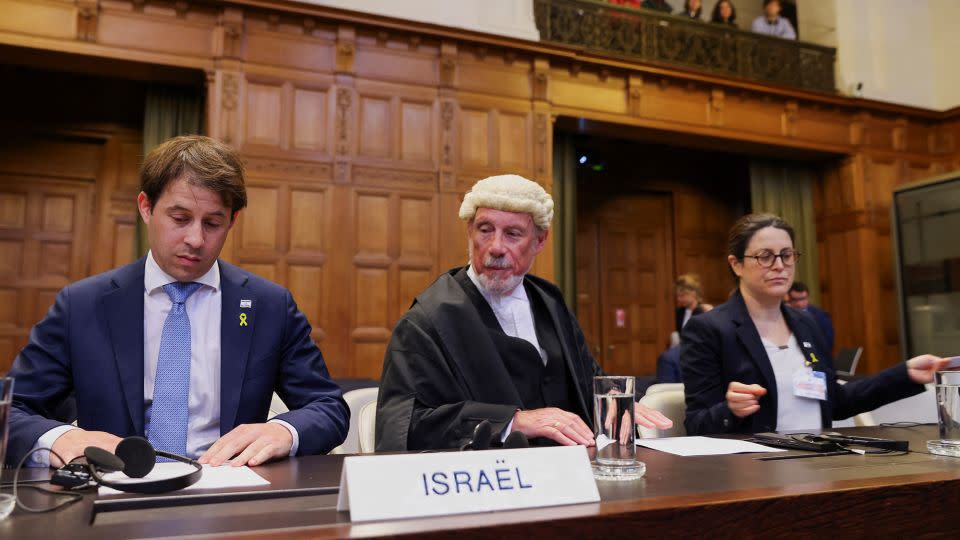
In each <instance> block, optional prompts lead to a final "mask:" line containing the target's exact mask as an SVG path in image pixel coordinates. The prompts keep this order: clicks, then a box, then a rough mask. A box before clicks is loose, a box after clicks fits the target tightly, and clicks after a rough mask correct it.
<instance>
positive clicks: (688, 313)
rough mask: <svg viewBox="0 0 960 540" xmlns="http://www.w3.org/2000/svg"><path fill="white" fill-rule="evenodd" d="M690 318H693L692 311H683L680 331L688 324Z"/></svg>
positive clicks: (688, 309)
mask: <svg viewBox="0 0 960 540" xmlns="http://www.w3.org/2000/svg"><path fill="white" fill-rule="evenodd" d="M690 317H693V310H692V309H690V308H687V309H685V310H683V321H682V322H681V323H680V328H681V329H682V328H683V327H684V326H686V325H687V323H688V322H690Z"/></svg>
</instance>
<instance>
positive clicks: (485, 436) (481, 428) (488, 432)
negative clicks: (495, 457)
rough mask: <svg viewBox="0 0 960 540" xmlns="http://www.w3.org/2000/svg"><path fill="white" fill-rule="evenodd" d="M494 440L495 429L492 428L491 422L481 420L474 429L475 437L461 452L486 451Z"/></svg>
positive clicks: (462, 447)
mask: <svg viewBox="0 0 960 540" xmlns="http://www.w3.org/2000/svg"><path fill="white" fill-rule="evenodd" d="M492 438H493V428H491V427H490V421H489V420H481V421H480V423H478V424H477V427H475V428H473V436H472V437H471V438H470V440H469V441H467V442H466V443H465V444H464V445H463V446H461V447H460V450H486V449H487V448H490V439H492Z"/></svg>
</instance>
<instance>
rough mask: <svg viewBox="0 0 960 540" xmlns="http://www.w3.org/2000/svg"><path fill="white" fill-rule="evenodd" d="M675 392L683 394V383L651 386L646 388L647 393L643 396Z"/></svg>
mask: <svg viewBox="0 0 960 540" xmlns="http://www.w3.org/2000/svg"><path fill="white" fill-rule="evenodd" d="M677 390H679V391H681V392H683V383H659V384H651V385H650V386H649V387H648V388H647V393H646V394H644V395H645V396H649V395H650V394H656V393H657V392H676V391H677Z"/></svg>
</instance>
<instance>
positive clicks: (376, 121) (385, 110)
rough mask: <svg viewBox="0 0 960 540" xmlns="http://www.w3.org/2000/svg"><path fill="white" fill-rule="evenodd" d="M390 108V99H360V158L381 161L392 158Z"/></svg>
mask: <svg viewBox="0 0 960 540" xmlns="http://www.w3.org/2000/svg"><path fill="white" fill-rule="evenodd" d="M390 108H391V105H390V100H389V99H388V98H382V97H361V98H360V110H359V114H358V116H359V124H360V129H359V133H358V139H359V141H360V146H359V148H358V150H357V154H358V156H360V157H368V158H380V159H387V158H389V157H390V154H391V149H392V146H393V140H392V139H393V137H392V134H393V133H392V132H393V130H392V126H391V125H390V124H391V120H392V115H391V114H390Z"/></svg>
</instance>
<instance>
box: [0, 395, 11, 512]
mask: <svg viewBox="0 0 960 540" xmlns="http://www.w3.org/2000/svg"><path fill="white" fill-rule="evenodd" d="M11 401H13V378H12V377H0V468H2V467H3V463H4V461H3V460H5V459H6V458H7V423H8V421H9V419H10V403H11ZM13 506H14V500H13V495H12V494H10V493H0V519H4V518H6V517H7V516H9V515H10V512H12V511H13Z"/></svg>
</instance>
